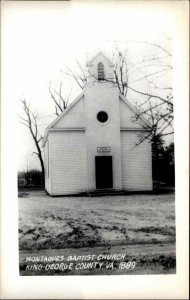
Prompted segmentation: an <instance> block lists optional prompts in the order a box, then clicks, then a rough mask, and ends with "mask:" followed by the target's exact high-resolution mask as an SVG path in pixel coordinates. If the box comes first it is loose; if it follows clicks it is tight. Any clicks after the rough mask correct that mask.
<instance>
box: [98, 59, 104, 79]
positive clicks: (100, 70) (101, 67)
mask: <svg viewBox="0 0 190 300" xmlns="http://www.w3.org/2000/svg"><path fill="white" fill-rule="evenodd" d="M98 80H104V65H103V63H102V62H100V63H99V64H98Z"/></svg>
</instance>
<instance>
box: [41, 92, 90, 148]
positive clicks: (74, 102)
mask: <svg viewBox="0 0 190 300" xmlns="http://www.w3.org/2000/svg"><path fill="white" fill-rule="evenodd" d="M83 96H84V93H83V92H82V93H81V94H80V95H79V96H78V97H77V98H76V99H75V100H74V101H73V102H72V103H71V104H70V105H69V106H68V107H67V108H66V109H65V110H64V111H63V112H62V113H61V114H60V115H59V116H58V117H57V118H56V119H55V120H54V121H53V122H51V123H50V125H49V126H48V127H47V128H46V130H45V135H44V138H43V140H42V147H44V146H45V143H46V140H47V137H48V132H49V130H50V129H51V128H52V127H53V126H54V125H55V124H56V123H57V122H58V121H59V120H60V119H61V118H62V117H63V116H64V115H66V114H67V112H68V111H69V110H70V109H71V108H72V107H73V106H74V105H75V104H76V103H77V102H78V101H79V100H80V99H81V98H82V97H83Z"/></svg>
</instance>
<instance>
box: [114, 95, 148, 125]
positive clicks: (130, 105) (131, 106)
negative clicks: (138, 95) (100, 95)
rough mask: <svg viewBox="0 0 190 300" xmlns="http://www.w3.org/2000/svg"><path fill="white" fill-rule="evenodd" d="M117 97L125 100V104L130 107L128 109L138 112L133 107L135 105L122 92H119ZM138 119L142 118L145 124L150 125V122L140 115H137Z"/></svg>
mask: <svg viewBox="0 0 190 300" xmlns="http://www.w3.org/2000/svg"><path fill="white" fill-rule="evenodd" d="M119 97H120V98H121V100H123V101H124V102H125V104H127V105H128V106H129V107H130V109H131V110H132V111H133V112H134V113H135V114H139V111H138V110H137V109H135V107H134V106H133V105H132V104H131V103H130V102H129V101H128V100H127V99H126V98H125V97H124V96H123V95H122V94H120V93H119ZM139 119H140V120H142V121H143V122H144V123H145V124H146V125H147V126H149V127H151V124H150V122H149V121H148V120H147V119H145V118H144V117H143V116H142V115H141V116H140V117H139Z"/></svg>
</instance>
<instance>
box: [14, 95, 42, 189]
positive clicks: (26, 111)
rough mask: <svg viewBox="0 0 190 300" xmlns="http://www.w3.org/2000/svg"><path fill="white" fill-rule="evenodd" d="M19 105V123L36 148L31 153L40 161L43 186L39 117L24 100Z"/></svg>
mask: <svg viewBox="0 0 190 300" xmlns="http://www.w3.org/2000/svg"><path fill="white" fill-rule="evenodd" d="M21 104H22V112H23V115H20V116H19V118H20V123H21V124H23V125H24V126H26V127H27V128H28V129H29V131H30V134H31V136H32V139H33V141H34V144H35V146H36V150H37V151H36V152H33V153H34V154H36V155H37V157H38V159H39V161H40V165H41V170H42V180H43V184H44V162H43V158H42V151H41V148H40V141H41V140H42V139H43V136H41V135H40V134H39V117H38V115H37V114H35V113H34V112H33V111H32V110H31V109H30V105H29V104H28V103H27V102H26V99H22V100H21Z"/></svg>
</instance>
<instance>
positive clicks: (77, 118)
mask: <svg viewBox="0 0 190 300" xmlns="http://www.w3.org/2000/svg"><path fill="white" fill-rule="evenodd" d="M87 66H88V70H89V78H88V83H87V84H86V86H85V88H84V90H83V93H82V94H81V95H79V97H78V98H77V99H76V100H75V101H74V102H72V104H71V105H70V106H69V107H68V108H67V109H66V110H65V111H64V112H63V113H62V114H61V115H60V116H59V117H58V118H57V119H56V120H55V121H53V122H52V123H51V124H50V125H49V126H48V128H47V129H46V133H45V138H44V141H43V146H44V165H45V188H46V190H47V192H48V193H49V194H50V195H52V196H56V195H69V194H78V193H83V192H87V193H90V192H96V191H109V192H111V191H148V190H152V153H151V144H150V143H149V141H148V140H146V139H145V140H144V141H143V142H142V143H139V135H141V136H142V134H145V133H146V129H145V128H148V122H147V121H146V120H145V119H144V118H139V120H138V122H136V121H135V119H136V118H135V116H136V111H135V109H134V108H133V106H132V105H131V104H130V102H129V101H128V100H127V99H126V98H125V97H124V96H123V95H121V94H120V93H119V91H118V88H117V86H116V85H114V84H112V83H110V81H111V80H110V79H112V78H113V65H112V63H111V62H110V61H109V59H108V58H107V57H105V56H104V55H103V54H102V53H99V54H98V55H96V56H95V57H94V58H93V59H92V60H91V61H90V62H89V63H88V64H87ZM106 79H108V80H106Z"/></svg>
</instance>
